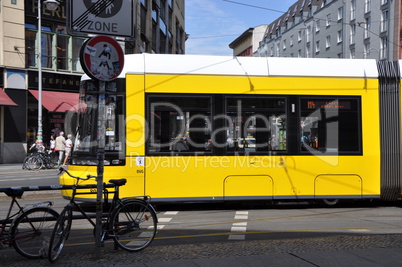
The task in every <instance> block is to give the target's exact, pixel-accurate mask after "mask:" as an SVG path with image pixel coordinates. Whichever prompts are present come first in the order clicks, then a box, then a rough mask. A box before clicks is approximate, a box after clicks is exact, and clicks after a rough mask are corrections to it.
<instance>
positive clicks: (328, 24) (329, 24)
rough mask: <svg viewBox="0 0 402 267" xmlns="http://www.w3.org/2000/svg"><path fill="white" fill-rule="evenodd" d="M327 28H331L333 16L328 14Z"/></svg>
mask: <svg viewBox="0 0 402 267" xmlns="http://www.w3.org/2000/svg"><path fill="white" fill-rule="evenodd" d="M326 26H327V28H328V27H329V26H331V14H328V15H327V21H326Z"/></svg>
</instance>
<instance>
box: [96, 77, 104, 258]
mask: <svg viewBox="0 0 402 267" xmlns="http://www.w3.org/2000/svg"><path fill="white" fill-rule="evenodd" d="M105 87H106V82H104V81H99V98H98V112H99V114H98V151H97V159H98V173H97V191H96V192H97V195H96V225H95V255H96V258H97V259H100V257H101V247H102V244H101V233H102V212H103V171H104V159H105V136H106V108H105Z"/></svg>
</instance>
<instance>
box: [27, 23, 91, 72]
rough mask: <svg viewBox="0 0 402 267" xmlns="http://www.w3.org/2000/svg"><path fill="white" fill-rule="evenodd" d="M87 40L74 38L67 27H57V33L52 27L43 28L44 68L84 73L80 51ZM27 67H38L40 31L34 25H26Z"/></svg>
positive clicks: (42, 52)
mask: <svg viewBox="0 0 402 267" xmlns="http://www.w3.org/2000/svg"><path fill="white" fill-rule="evenodd" d="M85 40H86V38H80V37H72V36H70V35H68V34H67V31H66V27H65V26H57V30H56V32H52V31H51V27H48V26H45V27H42V36H41V45H42V51H41V54H42V67H43V68H45V69H51V70H55V71H56V70H63V71H74V72H75V71H77V72H82V69H81V64H80V60H79V58H80V50H81V46H82V44H83V43H84V41H85ZM25 47H26V50H25V53H26V55H25V65H26V67H27V68H29V67H34V68H35V67H37V66H38V54H39V51H38V31H37V27H36V26H35V25H34V24H26V25H25Z"/></svg>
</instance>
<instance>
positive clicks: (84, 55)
mask: <svg viewBox="0 0 402 267" xmlns="http://www.w3.org/2000/svg"><path fill="white" fill-rule="evenodd" d="M80 61H81V66H82V69H83V70H84V71H85V73H86V74H87V75H88V76H89V77H91V78H93V79H97V80H101V81H106V82H107V81H111V80H114V79H115V78H117V76H119V75H120V73H121V71H122V70H123V66H124V52H123V49H122V48H121V46H120V45H119V43H118V42H116V41H115V40H114V39H113V38H111V37H108V36H96V37H93V38H91V39H89V40H87V41H86V42H85V43H84V44H83V45H82V47H81V52H80Z"/></svg>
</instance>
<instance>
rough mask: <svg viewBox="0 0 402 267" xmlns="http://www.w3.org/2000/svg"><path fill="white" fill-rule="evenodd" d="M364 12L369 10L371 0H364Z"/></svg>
mask: <svg viewBox="0 0 402 267" xmlns="http://www.w3.org/2000/svg"><path fill="white" fill-rule="evenodd" d="M364 1H365V2H364V13H368V12H370V11H371V0H364Z"/></svg>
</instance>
